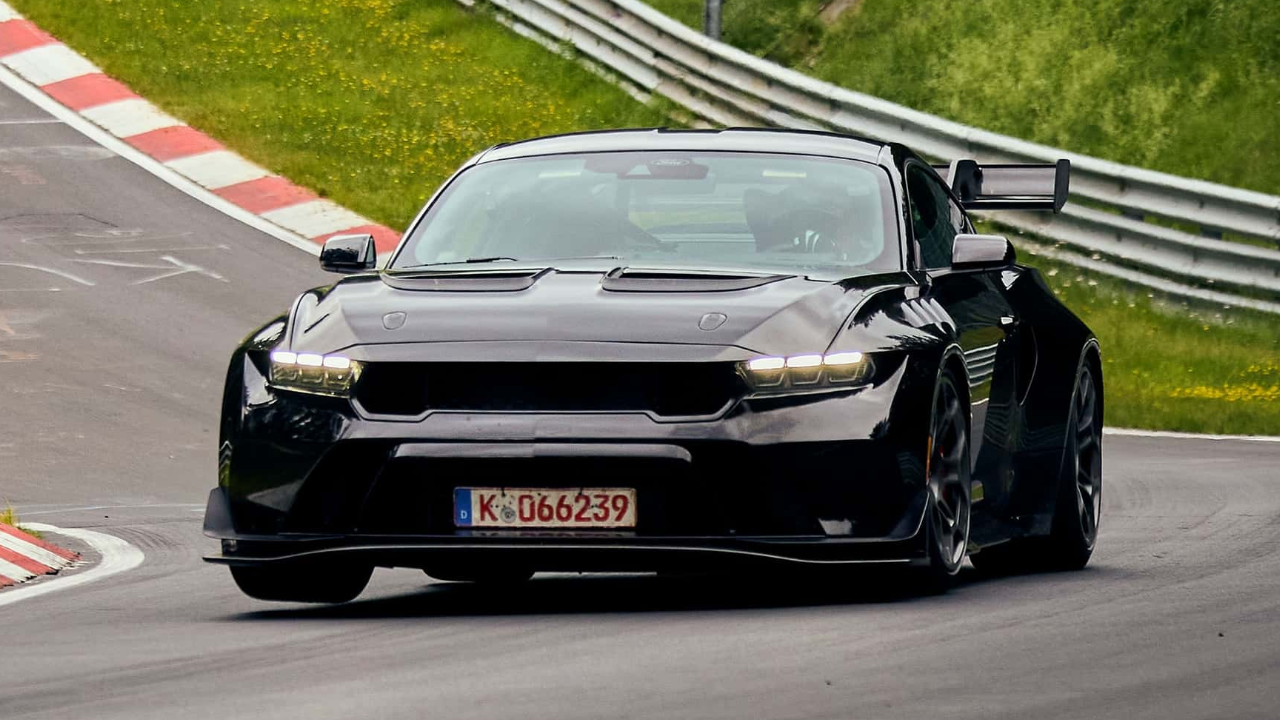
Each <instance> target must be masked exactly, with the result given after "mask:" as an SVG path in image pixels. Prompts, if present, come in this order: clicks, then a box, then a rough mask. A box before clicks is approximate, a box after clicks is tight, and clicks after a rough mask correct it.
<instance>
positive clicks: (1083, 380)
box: [971, 363, 1102, 575]
mask: <svg viewBox="0 0 1280 720" xmlns="http://www.w3.org/2000/svg"><path fill="white" fill-rule="evenodd" d="M1101 514H1102V404H1101V403H1100V402H1098V389H1097V383H1096V382H1095V381H1094V377H1093V369H1092V368H1091V367H1090V366H1089V365H1088V364H1087V363H1086V364H1085V365H1083V366H1082V367H1081V368H1080V371H1079V372H1078V373H1077V374H1076V382H1075V389H1074V390H1073V391H1072V393H1071V411H1070V414H1069V415H1068V417H1067V446H1066V449H1065V460H1064V462H1063V468H1062V475H1061V477H1060V478H1059V486H1058V495H1057V500H1056V501H1055V503H1054V511H1053V525H1052V527H1051V530H1050V532H1049V535H1048V537H1037V538H1022V539H1016V540H1011V541H1009V542H1007V543H1004V544H1002V545H996V546H994V547H990V548H984V549H983V550H982V551H981V552H979V553H977V554H976V555H974V556H973V557H972V558H971V561H972V562H973V565H974V567H976V568H978V569H979V570H981V571H983V572H984V573H987V574H991V575H1008V574H1014V573H1023V572H1041V571H1046V570H1079V569H1081V568H1083V567H1084V566H1085V565H1086V564H1088V562H1089V557H1090V556H1091V555H1093V547H1094V545H1095V544H1096V543H1097V541H1098V520H1099V519H1100V517H1101Z"/></svg>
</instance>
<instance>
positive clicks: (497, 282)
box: [382, 268, 551, 292]
mask: <svg viewBox="0 0 1280 720" xmlns="http://www.w3.org/2000/svg"><path fill="white" fill-rule="evenodd" d="M548 272H551V268H541V269H538V270H437V271H431V272H412V271H411V272H387V273H383V274H382V281H383V282H385V283H386V284H388V285H390V286H391V287H393V288H396V289H397V290H422V291H427V292H432V291H434V292H518V291H520V290H528V289H529V288H531V287H533V284H534V283H536V282H538V280H539V279H541V278H542V276H543V275H546V274H547V273H548Z"/></svg>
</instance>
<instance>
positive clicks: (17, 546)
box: [0, 523, 80, 587]
mask: <svg viewBox="0 0 1280 720" xmlns="http://www.w3.org/2000/svg"><path fill="white" fill-rule="evenodd" d="M79 557H80V556H79V555H78V554H76V553H73V552H71V551H70V550H64V549H63V548H60V547H58V546H57V545H54V544H52V543H47V542H45V541H43V540H41V539H39V538H37V537H35V536H33V535H28V534H27V533H25V532H23V531H21V530H19V529H18V528H15V527H13V526H12V525H5V524H3V523H0V587H8V586H10V585H17V584H18V583H24V582H26V581H28V580H31V579H33V578H36V577H38V576H40V575H54V574H56V573H57V572H58V571H59V570H61V569H63V568H65V567H69V566H71V565H72V564H74V563H75V561H76V560H78V559H79Z"/></svg>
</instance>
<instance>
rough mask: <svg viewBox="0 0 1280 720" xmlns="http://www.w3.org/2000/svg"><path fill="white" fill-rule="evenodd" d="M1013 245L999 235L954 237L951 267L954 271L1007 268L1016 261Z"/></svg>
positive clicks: (962, 235)
mask: <svg viewBox="0 0 1280 720" xmlns="http://www.w3.org/2000/svg"><path fill="white" fill-rule="evenodd" d="M1017 257H1018V256H1017V254H1016V253H1014V251H1013V244H1012V243H1010V242H1009V240H1008V238H1005V237H1001V236H999V235H969V234H963V233H962V234H960V235H957V236H956V239H955V244H954V245H952V246H951V267H952V269H954V270H974V269H979V268H1000V267H1008V266H1010V265H1012V264H1013V261H1014V260H1016V259H1017Z"/></svg>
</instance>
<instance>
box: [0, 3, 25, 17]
mask: <svg viewBox="0 0 1280 720" xmlns="http://www.w3.org/2000/svg"><path fill="white" fill-rule="evenodd" d="M21 19H22V16H21V15H19V14H18V11H17V10H14V9H13V8H11V7H9V4H8V3H6V2H0V22H7V21H9V20H21Z"/></svg>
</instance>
